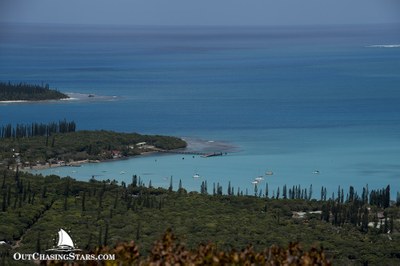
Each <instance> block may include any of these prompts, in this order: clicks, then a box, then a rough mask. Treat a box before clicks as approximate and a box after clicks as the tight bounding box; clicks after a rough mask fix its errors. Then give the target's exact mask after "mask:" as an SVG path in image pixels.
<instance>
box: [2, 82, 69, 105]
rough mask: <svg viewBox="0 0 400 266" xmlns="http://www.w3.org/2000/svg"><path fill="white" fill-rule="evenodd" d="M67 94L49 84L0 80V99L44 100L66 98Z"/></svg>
mask: <svg viewBox="0 0 400 266" xmlns="http://www.w3.org/2000/svg"><path fill="white" fill-rule="evenodd" d="M68 98H69V96H68V95H66V94H64V93H62V92H59V91H58V90H55V89H50V86H49V84H45V85H44V86H43V85H32V84H27V83H18V84H13V83H11V82H7V83H6V82H0V101H44V100H61V99H68Z"/></svg>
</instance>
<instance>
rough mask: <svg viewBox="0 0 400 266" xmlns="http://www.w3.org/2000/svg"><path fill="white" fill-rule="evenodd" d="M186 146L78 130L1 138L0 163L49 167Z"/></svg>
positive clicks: (167, 139)
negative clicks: (19, 163)
mask: <svg viewBox="0 0 400 266" xmlns="http://www.w3.org/2000/svg"><path fill="white" fill-rule="evenodd" d="M138 144H140V145H138ZM184 147H186V142H184V141H183V140H181V139H179V138H175V137H168V136H158V135H155V136H152V135H140V134H136V133H116V132H112V131H76V132H67V133H53V134H51V135H45V136H41V135H39V136H33V137H22V138H18V137H16V138H3V139H0V162H1V161H2V160H3V164H5V165H8V167H10V165H11V164H13V163H14V162H15V160H17V159H18V160H19V161H20V162H21V165H22V167H35V166H44V165H46V164H47V166H49V164H69V163H73V162H74V161H82V160H108V159H116V158H123V157H127V156H134V155H138V154H141V153H143V152H146V151H157V150H160V149H161V150H171V149H178V148H184Z"/></svg>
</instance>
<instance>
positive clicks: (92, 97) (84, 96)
mask: <svg viewBox="0 0 400 266" xmlns="http://www.w3.org/2000/svg"><path fill="white" fill-rule="evenodd" d="M65 94H66V95H67V96H68V98H61V99H48V100H9V101H0V105H1V104H4V105H6V104H34V103H57V102H69V101H71V102H74V101H90V102H92V101H113V100H117V99H118V98H119V97H118V96H115V95H114V96H106V95H96V94H88V93H77V92H65Z"/></svg>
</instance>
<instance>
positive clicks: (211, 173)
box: [0, 24, 400, 197]
mask: <svg viewBox="0 0 400 266" xmlns="http://www.w3.org/2000/svg"><path fill="white" fill-rule="evenodd" d="M399 29H400V27H399V26H398V25H378V26H368V27H344V28H338V27H302V28H299V27H259V28H246V27H241V28H221V27H215V28H211V27H204V28H203V27H180V28H175V27H108V26H104V27H86V26H82V27H71V26H68V27H67V26H49V25H10V24H5V25H2V27H1V30H0V80H2V81H12V82H20V81H23V82H30V83H39V84H40V83H42V82H44V83H50V85H51V86H52V87H56V88H58V89H59V90H61V91H63V92H73V93H84V94H95V95H97V98H96V99H95V100H89V99H81V100H77V101H68V102H46V103H34V104H32V103H25V104H0V124H4V123H10V122H11V123H30V122H32V121H37V122H50V121H58V120H59V119H63V118H67V119H69V120H75V121H76V122H77V124H78V128H79V129H110V130H115V131H123V132H132V131H135V132H139V133H147V134H168V135H175V136H179V137H184V138H185V139H187V140H189V141H190V143H191V146H190V148H191V149H195V150H206V151H220V150H223V151H227V152H228V155H227V156H222V157H214V158H200V157H198V156H195V157H194V158H193V157H192V156H182V155H161V156H143V157H138V158H133V159H129V160H123V161H118V162H107V163H101V164H87V165H84V166H82V167H79V168H69V167H66V168H57V169H48V170H44V171H41V173H43V174H53V173H56V174H59V175H62V176H66V175H69V176H73V177H75V178H77V179H81V180H88V179H90V178H91V177H92V176H95V177H96V178H97V179H116V180H118V181H125V182H130V181H131V176H132V174H137V175H140V176H141V178H142V179H143V180H144V182H145V183H146V184H147V183H148V182H149V181H150V180H151V182H152V184H153V186H162V187H168V186H169V179H170V177H171V176H172V177H173V182H174V186H175V188H176V187H177V185H178V182H179V179H181V180H182V182H183V185H184V187H186V188H187V189H189V190H199V188H200V184H201V182H202V181H204V180H207V183H208V191H209V192H212V186H213V183H220V184H222V186H223V187H224V189H223V190H224V192H226V188H227V186H228V182H231V184H232V185H233V186H234V187H235V191H236V190H237V188H238V187H240V189H241V190H243V191H245V190H246V189H247V190H248V191H249V194H252V193H253V190H254V188H253V185H252V184H251V181H253V179H254V178H255V177H257V176H259V175H264V174H265V172H266V171H273V172H274V174H273V175H272V176H264V177H265V179H266V180H265V181H267V182H268V184H269V188H270V192H269V193H270V195H271V194H272V191H273V190H276V189H277V187H278V186H280V187H282V186H283V185H284V184H287V185H288V186H292V185H301V186H302V187H304V188H308V187H309V186H310V185H311V184H312V185H313V190H314V194H313V195H314V196H315V197H319V191H320V187H321V186H322V185H323V186H326V187H327V188H328V190H329V191H330V193H331V192H336V191H337V187H338V186H339V185H340V186H342V187H345V188H347V187H348V186H349V185H353V186H355V187H357V188H361V187H362V186H364V185H366V184H368V185H369V188H370V189H371V188H382V187H385V186H386V185H388V184H390V186H391V188H392V195H393V196H394V195H395V193H396V191H400V183H399V181H400V161H399V158H400V123H399V122H400V105H399V104H398V103H399V102H400V90H399V84H400V47H399V46H396V45H395V46H393V44H400V35H399V34H398V32H400V31H399ZM374 45H383V46H374ZM385 45H392V46H385ZM99 96H104V97H102V98H101V97H99ZM113 96H115V97H113ZM210 141H211V142H210ZM315 170H318V171H319V172H320V174H313V171H315ZM195 173H198V174H199V175H200V176H201V178H197V179H194V178H193V175H194V174H195ZM265 181H263V182H262V183H261V184H260V186H259V188H261V189H263V190H264V187H265ZM330 193H329V194H328V195H330Z"/></svg>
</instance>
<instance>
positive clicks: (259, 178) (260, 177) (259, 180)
mask: <svg viewBox="0 0 400 266" xmlns="http://www.w3.org/2000/svg"><path fill="white" fill-rule="evenodd" d="M254 180H255V181H258V182H261V181H263V180H264V177H262V176H259V177H256V178H254Z"/></svg>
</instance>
